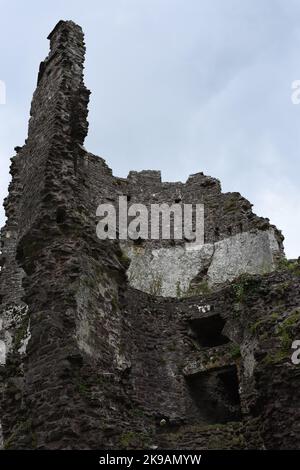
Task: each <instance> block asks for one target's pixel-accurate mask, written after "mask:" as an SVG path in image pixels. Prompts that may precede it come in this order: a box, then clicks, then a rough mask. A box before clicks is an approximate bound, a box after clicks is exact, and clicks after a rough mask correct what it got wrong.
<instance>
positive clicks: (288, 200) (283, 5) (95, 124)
mask: <svg viewBox="0 0 300 470" xmlns="http://www.w3.org/2000/svg"><path fill="white" fill-rule="evenodd" d="M60 19H72V20H73V21H75V22H77V23H79V24H80V25H81V26H82V27H83V29H84V31H85V34H86V45H87V57H86V73H85V75H86V85H87V87H88V88H89V89H90V90H91V91H92V95H91V102H90V114H89V121H90V130H89V137H88V138H87V141H86V145H85V146H86V148H87V149H88V150H89V151H91V152H93V153H95V154H97V155H100V156H102V157H104V158H105V159H106V161H107V162H108V164H109V165H110V166H111V167H112V168H113V172H114V174H115V175H118V176H127V173H128V172H129V170H131V169H132V170H142V169H161V170H162V174H163V180H165V181H185V180H186V179H187V177H188V175H189V174H191V173H195V172H198V171H203V172H204V173H206V174H208V175H211V176H214V177H216V178H219V179H220V180H221V182H222V187H223V191H239V192H240V193H241V194H242V195H243V196H245V197H246V198H247V199H249V200H250V201H251V202H252V203H253V204H254V211H255V212H256V213H257V214H258V215H261V216H264V217H269V218H270V219H271V222H272V223H275V224H276V225H277V226H278V228H280V229H281V230H282V231H283V233H284V235H285V237H286V240H285V248H286V253H287V255H288V257H290V258H295V257H298V256H299V255H300V249H299V246H298V240H299V234H300V217H299V216H300V185H299V170H300V159H299V149H300V132H299V131H300V105H294V104H292V101H291V93H292V92H291V84H292V82H293V81H294V80H297V79H298V80H300V1H299V0H84V1H82V0H81V1H77V0H60V1H59V0H43V1H40V0H26V1H21V0H19V1H16V0H9V1H6V0H5V1H3V0H0V58H1V62H0V80H3V81H5V83H6V87H7V102H6V105H0V119H1V126H0V161H1V175H0V198H1V200H2V199H3V198H4V197H5V196H6V194H7V186H8V183H9V173H8V169H9V159H10V157H11V156H13V154H14V150H13V149H14V147H15V146H17V145H20V146H21V145H23V143H24V140H25V138H26V134H27V122H28V116H29V108H30V102H31V98H32V93H33V91H34V89H35V86H36V79H37V73H38V67H39V63H40V61H41V60H43V59H44V58H45V56H46V55H47V54H48V48H49V44H48V41H47V39H46V37H47V35H48V33H49V32H50V31H51V30H52V29H53V27H54V26H55V24H56V23H57V22H58V21H59V20H60ZM4 220H5V219H4V212H3V210H2V209H1V212H0V225H3V223H4Z"/></svg>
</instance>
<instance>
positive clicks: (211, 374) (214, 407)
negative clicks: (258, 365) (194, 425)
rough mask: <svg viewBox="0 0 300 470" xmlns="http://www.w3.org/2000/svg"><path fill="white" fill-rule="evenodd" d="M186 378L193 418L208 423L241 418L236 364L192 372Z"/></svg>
mask: <svg viewBox="0 0 300 470" xmlns="http://www.w3.org/2000/svg"><path fill="white" fill-rule="evenodd" d="M186 381H187V385H188V389H189V392H190V397H191V399H192V405H191V408H190V415H191V417H192V419H195V420H196V421H197V422H199V421H200V422H204V423H207V424H214V423H226V422H230V421H240V420H241V405H240V396H239V381H238V375H237V369H236V366H226V367H222V368H220V369H214V370H210V371H205V372H200V373H198V374H193V375H191V376H189V377H187V378H186Z"/></svg>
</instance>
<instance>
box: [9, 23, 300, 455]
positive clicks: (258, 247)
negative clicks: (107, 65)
mask: <svg viewBox="0 0 300 470" xmlns="http://www.w3.org/2000/svg"><path fill="white" fill-rule="evenodd" d="M49 39H50V53H49V55H48V57H47V58H46V60H45V61H44V62H42V64H41V66H40V71H39V76H38V85H37V89H36V91H35V94H34V97H33V101H32V107H31V117H30V122H29V130H28V139H27V140H26V143H25V145H24V146H23V147H22V148H19V147H17V148H16V155H15V156H14V157H13V158H12V165H11V175H12V182H11V184H10V188H9V196H8V198H7V199H6V201H5V210H6V215H7V223H6V225H5V227H4V228H3V229H2V232H1V243H2V254H1V266H2V268H1V278H0V301H1V310H0V352H1V365H0V375H1V384H0V391H1V419H0V421H1V428H2V439H3V446H4V448H6V449H97V448H98V449H101V448H102V449H103V448H110V449H118V448H122V449H124V448H128V449H130V448H142V449H146V448H157V447H158V448H169V449H170V448H171V449H183V448H185V449H253V448H255V449H276V448H280V449H288V448H290V449H291V448H299V447H300V420H299V418H300V409H299V398H300V397H299V390H300V366H299V365H296V364H293V363H292V361H291V355H292V352H293V350H292V349H291V348H292V343H293V341H294V340H296V339H300V331H299V330H300V282H299V276H300V264H299V262H297V261H295V262H288V261H287V260H286V259H285V257H284V252H283V245H282V242H283V237H282V235H281V233H280V232H279V231H278V230H277V229H276V227H274V226H271V225H270V224H269V221H268V219H262V218H260V217H257V216H256V215H255V214H254V213H253V212H252V210H251V204H250V203H249V202H248V201H247V200H246V199H244V198H243V197H242V196H240V194H238V193H225V194H223V193H222V192H221V187H220V183H219V181H218V180H216V179H214V178H211V177H207V176H205V175H203V174H202V173H198V174H195V175H192V176H190V177H189V179H188V180H187V182H186V183H165V182H162V181H161V176H160V173H159V172H157V171H142V172H131V173H130V174H129V176H128V178H127V179H123V178H117V177H114V176H113V174H112V171H111V170H110V169H109V168H108V166H107V165H106V163H105V161H104V160H103V159H102V158H99V157H97V156H94V155H92V154H90V153H88V152H87V151H86V150H85V148H84V147H83V143H84V139H85V137H86V134H87V130H88V123H87V114H88V111H87V105H88V101H89V91H88V90H87V89H86V88H85V86H84V83H83V63H84V54H85V47H84V41H83V34H82V30H81V28H80V27H79V26H77V25H76V24H74V23H73V22H71V21H61V22H59V23H58V24H57V26H56V27H55V28H54V30H53V31H52V33H51V34H50V36H49ZM118 196H127V200H128V202H129V203H133V202H137V203H143V204H146V205H150V204H152V203H168V204H172V203H174V202H177V203H182V204H183V203H189V204H190V203H197V202H199V203H201V204H204V207H205V244H204V245H203V246H200V247H198V249H193V250H189V249H188V243H187V242H186V241H178V240H174V239H173V240H161V239H159V240H155V241H151V240H142V239H140V240H137V241H136V242H134V241H126V240H125V241H122V242H121V241H120V242H119V241H118V240H100V239H98V238H97V235H96V224H97V217H96V209H97V207H98V205H99V204H100V203H107V202H110V203H113V204H117V199H118Z"/></svg>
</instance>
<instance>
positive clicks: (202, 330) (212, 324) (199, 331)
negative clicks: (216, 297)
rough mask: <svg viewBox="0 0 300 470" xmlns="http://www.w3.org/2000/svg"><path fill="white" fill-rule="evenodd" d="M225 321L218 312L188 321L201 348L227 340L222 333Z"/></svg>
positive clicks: (220, 343)
mask: <svg viewBox="0 0 300 470" xmlns="http://www.w3.org/2000/svg"><path fill="white" fill-rule="evenodd" d="M225 323H226V321H225V320H224V319H223V318H222V317H221V316H220V315H218V314H216V315H210V316H208V317H204V318H196V319H194V320H191V321H190V325H191V329H192V332H193V334H194V336H195V338H196V340H197V341H198V343H199V345H200V346H201V347H203V348H213V347H214V346H221V345H222V344H226V343H228V342H229V338H227V337H226V336H224V335H223V334H222V331H223V328H224V326H225Z"/></svg>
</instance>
